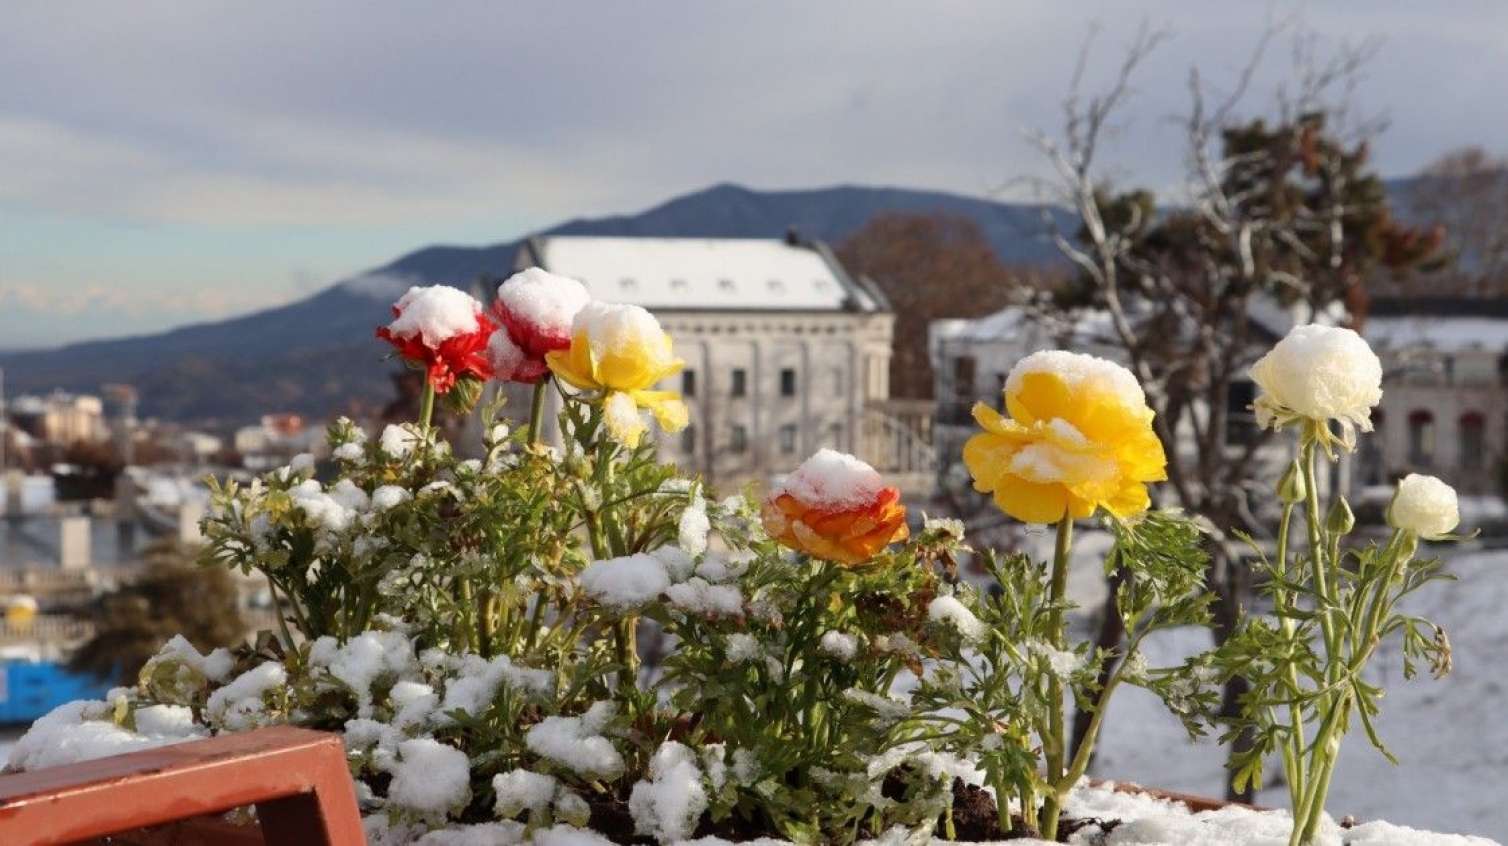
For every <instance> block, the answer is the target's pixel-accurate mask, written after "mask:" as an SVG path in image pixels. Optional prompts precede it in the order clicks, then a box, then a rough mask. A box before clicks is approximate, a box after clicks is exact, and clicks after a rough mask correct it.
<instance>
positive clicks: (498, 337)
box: [487, 267, 591, 384]
mask: <svg viewBox="0 0 1508 846" xmlns="http://www.w3.org/2000/svg"><path fill="white" fill-rule="evenodd" d="M590 301H591V295H590V294H588V293H587V291H586V288H585V287H584V286H583V285H582V284H581V283H580V282H577V281H576V280H575V279H571V278H569V277H565V276H558V275H556V274H554V273H549V272H547V271H544V270H541V269H540V268H537V267H531V268H529V269H527V270H523V271H520V272H518V273H515V274H513V275H512V276H510V277H508V279H507V280H506V281H504V282H503V284H501V285H499V286H498V289H497V299H496V300H494V301H493V304H492V313H493V315H494V316H495V317H496V318H497V321H498V323H500V324H501V326H500V328H499V329H498V330H497V331H496V332H494V333H493V334H492V338H491V339H490V340H489V342H488V345H487V353H488V356H489V357H490V358H491V361H492V367H493V369H494V371H495V372H496V376H497V378H498V379H501V380H504V381H509V382H527V383H531V384H532V383H536V382H538V381H539V380H541V379H543V378H544V377H545V376H547V375H548V374H549V372H550V368H549V367H548V366H547V365H546V364H545V355H546V354H547V353H549V352H552V351H554V350H563V349H567V348H569V347H570V345H571V326H572V324H573V323H574V322H575V320H576V314H577V313H578V312H580V311H581V309H582V308H583V307H584V306H585V305H586V304H587V303H588V302H590Z"/></svg>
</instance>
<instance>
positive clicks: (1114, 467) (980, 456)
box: [963, 350, 1167, 523]
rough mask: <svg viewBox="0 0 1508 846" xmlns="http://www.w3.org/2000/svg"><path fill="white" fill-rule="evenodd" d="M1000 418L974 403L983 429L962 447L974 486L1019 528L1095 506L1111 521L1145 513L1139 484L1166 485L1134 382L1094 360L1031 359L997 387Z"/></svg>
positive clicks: (1051, 355) (1054, 354)
mask: <svg viewBox="0 0 1508 846" xmlns="http://www.w3.org/2000/svg"><path fill="white" fill-rule="evenodd" d="M1005 404H1006V411H1007V412H1008V414H1009V416H1008V417H1007V416H1005V415H1002V414H1000V413H999V412H997V411H995V410H994V409H993V408H990V407H989V406H987V405H985V404H984V403H978V404H976V405H975V406H974V419H975V420H976V421H978V422H979V425H980V426H981V427H983V428H984V431H983V432H982V433H980V434H977V435H975V436H974V437H972V438H970V439H969V441H968V443H966V444H964V448H963V461H964V464H965V465H966V466H967V467H968V468H969V473H970V474H971V475H972V476H973V477H974V487H975V489H977V490H979V491H981V492H983V493H993V494H994V496H995V504H996V505H998V506H999V507H1000V510H1001V511H1004V512H1005V513H1006V514H1009V515H1010V516H1012V517H1015V518H1016V519H1017V520H1020V521H1022V522H1025V523H1056V522H1057V521H1059V520H1061V519H1062V518H1063V516H1064V514H1067V515H1069V516H1071V517H1072V518H1073V519H1083V518H1085V517H1088V516H1090V515H1092V514H1093V513H1094V512H1095V509H1097V508H1100V507H1103V508H1104V509H1105V510H1107V511H1109V512H1110V513H1112V514H1114V515H1116V516H1118V517H1126V516H1130V515H1132V514H1137V513H1140V512H1142V511H1145V510H1146V508H1147V506H1148V504H1149V503H1150V499H1149V497H1148V495H1147V483H1148V482H1160V481H1162V480H1164V479H1166V478H1167V456H1166V455H1164V453H1163V448H1162V442H1161V441H1159V440H1158V438H1157V435H1156V434H1155V433H1154V432H1153V431H1152V417H1153V413H1152V409H1150V408H1148V407H1147V402H1146V397H1145V395H1144V394H1143V393H1142V390H1141V386H1140V385H1138V384H1137V382H1136V377H1134V376H1132V375H1131V372H1130V371H1129V370H1126V369H1125V368H1124V367H1121V366H1120V365H1118V364H1115V363H1113V362H1110V361H1106V360H1105V359H1102V358H1096V357H1094V356H1090V355H1081V354H1078V353H1070V352H1064V351H1061V350H1053V351H1048V352H1039V353H1033V354H1032V355H1030V356H1027V357H1026V358H1024V359H1022V360H1021V361H1020V362H1019V363H1018V364H1017V365H1016V366H1015V368H1013V369H1012V370H1011V373H1010V376H1009V378H1007V380H1006V387H1005Z"/></svg>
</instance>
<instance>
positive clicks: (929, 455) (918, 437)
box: [858, 399, 938, 496]
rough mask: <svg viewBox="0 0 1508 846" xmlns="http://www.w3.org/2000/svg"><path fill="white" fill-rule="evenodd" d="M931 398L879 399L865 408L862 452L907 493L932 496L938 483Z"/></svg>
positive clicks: (860, 446)
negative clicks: (933, 442) (933, 443)
mask: <svg viewBox="0 0 1508 846" xmlns="http://www.w3.org/2000/svg"><path fill="white" fill-rule="evenodd" d="M936 411H937V404H936V403H934V402H932V401H931V400H914V399H891V400H876V401H871V402H870V403H868V404H867V405H866V406H865V408H864V416H863V419H862V421H861V424H860V429H859V443H858V454H859V457H860V458H862V459H864V460H865V461H866V462H868V463H869V464H870V465H871V466H873V467H874V468H875V469H876V470H878V471H880V472H881V473H882V474H884V475H885V476H886V477H887V478H889V479H891V480H892V481H893V482H894V484H896V485H897V486H898V487H900V488H901V490H902V491H903V492H905V493H908V494H911V495H913V496H918V495H919V496H930V495H931V493H932V492H933V489H934V488H935V487H936V484H937V468H938V464H937V451H936V449H934V448H933V445H932V421H933V417H934V415H935V414H936Z"/></svg>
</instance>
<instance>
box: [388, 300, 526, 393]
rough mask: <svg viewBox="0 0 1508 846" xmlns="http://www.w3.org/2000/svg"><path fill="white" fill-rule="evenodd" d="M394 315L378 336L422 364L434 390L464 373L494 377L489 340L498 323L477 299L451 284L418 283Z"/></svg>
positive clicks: (448, 386) (397, 305)
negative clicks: (489, 353) (495, 322)
mask: <svg viewBox="0 0 1508 846" xmlns="http://www.w3.org/2000/svg"><path fill="white" fill-rule="evenodd" d="M393 317H394V318H395V319H394V320H393V322H392V323H389V324H388V325H386V326H382V327H379V328H378V329H377V337H379V338H381V339H383V340H384V341H387V342H388V343H390V344H392V345H393V347H394V348H396V349H397V350H398V355H400V356H402V357H403V358H404V359H405V360H406V361H410V362H413V363H414V364H416V365H419V366H421V367H423V368H424V372H425V378H427V379H428V380H429V384H430V387H432V388H434V389H435V393H437V394H443V393H448V392H449V391H450V389H451V388H453V387H455V384H456V380H457V379H460V378H462V377H468V376H469V377H473V378H476V379H482V380H486V379H490V378H492V363H491V362H490V361H489V360H488V359H487V339H488V338H489V337H491V336H492V332H493V330H494V329H496V328H497V325H496V324H494V323H493V322H492V319H491V318H489V317H488V316H487V314H486V313H485V312H484V311H483V310H482V304H481V303H479V302H477V301H476V298H475V297H472V296H471V295H470V294H467V293H466V292H465V291H462V290H459V289H457V288H452V287H450V286H449V285H428V286H418V285H416V286H414V287H412V288H409V289H408V293H406V294H404V295H403V296H402V297H400V298H399V300H398V302H396V303H394V304H393Z"/></svg>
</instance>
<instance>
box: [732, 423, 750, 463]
mask: <svg viewBox="0 0 1508 846" xmlns="http://www.w3.org/2000/svg"><path fill="white" fill-rule="evenodd" d="M728 451H729V452H731V453H734V454H735V455H742V454H743V453H745V452H748V451H749V429H748V427H746V426H743V425H740V424H738V423H735V424H733V431H732V432H730V433H729V435H728Z"/></svg>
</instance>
